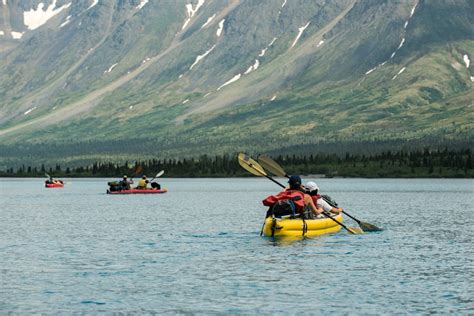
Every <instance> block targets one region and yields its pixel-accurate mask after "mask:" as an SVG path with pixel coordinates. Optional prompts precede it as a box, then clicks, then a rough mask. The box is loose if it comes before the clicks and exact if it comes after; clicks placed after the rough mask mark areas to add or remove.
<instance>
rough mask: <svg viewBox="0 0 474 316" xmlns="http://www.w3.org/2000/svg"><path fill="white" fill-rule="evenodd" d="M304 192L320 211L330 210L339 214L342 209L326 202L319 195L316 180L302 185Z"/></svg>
mask: <svg viewBox="0 0 474 316" xmlns="http://www.w3.org/2000/svg"><path fill="white" fill-rule="evenodd" d="M304 187H305V189H306V192H307V193H308V194H309V195H310V196H311V199H312V200H313V203H314V204H315V205H316V207H317V208H318V209H319V210H320V212H322V211H323V210H324V211H326V212H331V213H334V214H339V213H341V212H342V211H343V209H342V208H340V207H332V206H331V205H330V204H329V203H328V202H326V201H325V200H324V199H323V198H322V197H321V195H319V193H318V192H319V187H318V185H317V184H316V182H313V181H309V182H308V183H306V184H305V185H304Z"/></svg>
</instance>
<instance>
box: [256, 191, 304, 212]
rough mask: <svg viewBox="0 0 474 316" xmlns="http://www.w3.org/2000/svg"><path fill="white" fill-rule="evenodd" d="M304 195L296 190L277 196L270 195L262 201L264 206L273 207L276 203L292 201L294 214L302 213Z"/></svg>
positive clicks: (283, 192)
mask: <svg viewBox="0 0 474 316" xmlns="http://www.w3.org/2000/svg"><path fill="white" fill-rule="evenodd" d="M304 195H305V194H304V193H303V192H301V191H296V190H286V191H282V192H280V193H278V194H277V195H270V196H268V197H267V198H266V199H265V200H263V201H262V203H263V205H265V206H270V207H271V206H273V205H274V204H275V203H277V202H278V201H284V200H290V201H293V203H294V205H295V208H296V210H295V211H296V212H297V213H303V212H304Z"/></svg>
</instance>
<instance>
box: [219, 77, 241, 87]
mask: <svg viewBox="0 0 474 316" xmlns="http://www.w3.org/2000/svg"><path fill="white" fill-rule="evenodd" d="M240 77H242V74H238V75H235V76H234V77H233V78H232V79H230V80H229V81H227V82H226V83H224V84H223V85H221V86H220V87H219V88H217V90H218V91H219V90H220V89H222V88H224V87H225V86H227V85H230V84H231V83H234V82H236V81H237V80H239V79H240Z"/></svg>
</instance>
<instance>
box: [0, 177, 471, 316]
mask: <svg viewBox="0 0 474 316" xmlns="http://www.w3.org/2000/svg"><path fill="white" fill-rule="evenodd" d="M111 180H115V179H111V178H110V179H65V181H66V186H65V187H64V188H60V189H46V188H44V179H39V178H38V179H31V178H28V179H17V178H15V179H0V202H1V204H0V205H1V209H0V232H1V237H0V276H1V277H0V314H7V313H9V312H12V313H19V314H30V313H47V314H57V313H59V314H79V313H85V314H96V313H103V312H105V313H114V312H123V313H136V314H146V313H151V314H153V313H159V314H163V313H166V314H194V313H197V314H229V313H233V314H257V313H259V314H299V313H304V314H330V313H331V314H333V313H334V314H431V313H440V314H452V313H454V314H472V313H474V294H473V293H474V291H473V286H472V280H474V246H473V239H474V215H473V211H474V194H473V193H474V181H473V180H469V179H464V180H461V179H409V180H408V179H311V178H304V179H303V180H304V181H308V180H314V181H316V182H317V184H318V185H319V187H320V188H321V193H323V194H329V195H330V196H331V197H333V198H334V199H335V200H336V201H337V202H338V203H339V205H340V206H342V207H344V208H345V210H346V211H348V212H349V213H350V214H351V215H354V216H355V217H357V218H359V219H361V220H363V221H365V222H369V223H372V224H375V225H377V226H379V227H382V228H383V229H384V230H383V231H381V232H376V233H366V234H362V235H350V234H348V233H347V232H346V231H344V230H341V231H340V232H339V233H337V234H333V235H324V236H320V237H316V238H311V239H302V240H295V241H287V240H272V239H271V238H264V237H260V235H259V234H260V229H261V225H262V223H263V219H264V215H265V212H266V209H265V207H264V206H263V205H262V204H261V200H262V199H264V198H265V197H266V196H267V195H269V194H274V193H277V192H278V191H279V187H278V186H277V185H275V184H274V183H272V182H270V181H268V180H266V179H262V178H245V179H241V178H237V179H234V178H232V179H168V178H160V181H159V182H160V183H161V184H162V186H164V187H167V188H168V189H169V192H168V193H166V194H157V195H107V194H105V191H106V189H107V182H108V181H111ZM279 181H281V182H284V179H279ZM345 223H346V224H347V225H349V226H357V224H356V223H354V222H353V221H351V220H350V219H348V218H346V221H345Z"/></svg>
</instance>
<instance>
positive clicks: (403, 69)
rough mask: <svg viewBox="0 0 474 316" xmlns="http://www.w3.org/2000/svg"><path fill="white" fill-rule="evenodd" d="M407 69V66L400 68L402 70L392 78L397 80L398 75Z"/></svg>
mask: <svg viewBox="0 0 474 316" xmlns="http://www.w3.org/2000/svg"><path fill="white" fill-rule="evenodd" d="M405 69H407V67H403V68H402V69H400V71H399V72H398V73H397V74H396V75H395V76H393V78H392V80H395V79H396V78H397V77H398V75H400V74H401V73H402V72H404V71H405Z"/></svg>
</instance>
